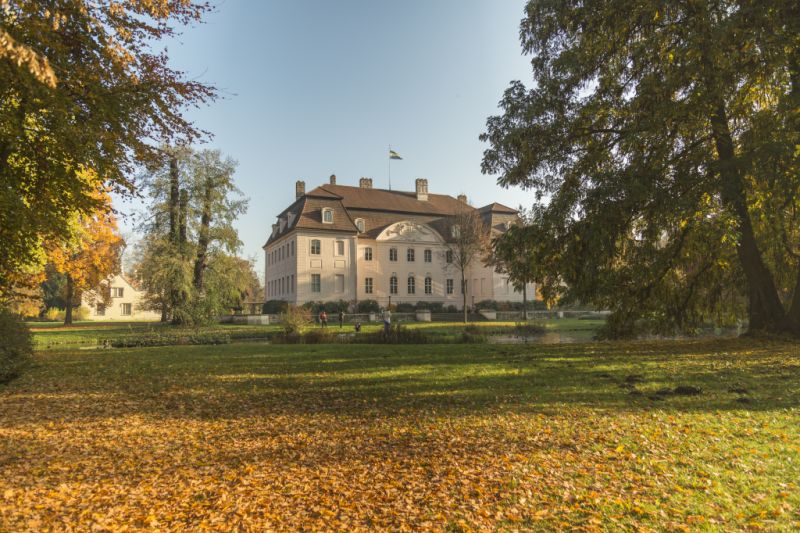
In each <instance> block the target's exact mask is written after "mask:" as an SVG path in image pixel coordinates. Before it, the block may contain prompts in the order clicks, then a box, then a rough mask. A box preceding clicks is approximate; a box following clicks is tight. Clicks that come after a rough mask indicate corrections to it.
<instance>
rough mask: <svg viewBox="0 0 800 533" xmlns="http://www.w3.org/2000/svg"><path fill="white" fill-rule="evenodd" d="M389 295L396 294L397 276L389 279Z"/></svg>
mask: <svg viewBox="0 0 800 533" xmlns="http://www.w3.org/2000/svg"><path fill="white" fill-rule="evenodd" d="M389 294H397V276H392V277H391V278H389Z"/></svg>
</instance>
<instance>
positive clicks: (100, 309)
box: [94, 304, 106, 316]
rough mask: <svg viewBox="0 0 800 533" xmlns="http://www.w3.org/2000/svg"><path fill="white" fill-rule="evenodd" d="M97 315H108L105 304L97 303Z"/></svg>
mask: <svg viewBox="0 0 800 533" xmlns="http://www.w3.org/2000/svg"><path fill="white" fill-rule="evenodd" d="M94 314H96V315H97V316H106V306H105V305H103V304H97V309H96V310H95V313H94Z"/></svg>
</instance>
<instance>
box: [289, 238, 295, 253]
mask: <svg viewBox="0 0 800 533" xmlns="http://www.w3.org/2000/svg"><path fill="white" fill-rule="evenodd" d="M289 253H290V254H291V255H292V256H294V241H292V242H290V243H289Z"/></svg>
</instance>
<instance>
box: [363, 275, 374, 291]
mask: <svg viewBox="0 0 800 533" xmlns="http://www.w3.org/2000/svg"><path fill="white" fill-rule="evenodd" d="M364 292H365V293H366V294H372V278H365V279H364Z"/></svg>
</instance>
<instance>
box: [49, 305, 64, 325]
mask: <svg viewBox="0 0 800 533" xmlns="http://www.w3.org/2000/svg"><path fill="white" fill-rule="evenodd" d="M44 318H45V320H51V321H53V322H58V321H62V320H64V310H63V309H59V308H58V307H51V308H50V309H48V310H47V311H45V312H44Z"/></svg>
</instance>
